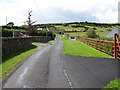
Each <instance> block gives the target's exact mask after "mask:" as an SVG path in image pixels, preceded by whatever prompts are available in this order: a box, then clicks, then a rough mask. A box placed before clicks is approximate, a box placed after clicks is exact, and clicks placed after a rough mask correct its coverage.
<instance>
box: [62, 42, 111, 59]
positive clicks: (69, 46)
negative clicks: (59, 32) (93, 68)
mask: <svg viewBox="0 0 120 90" xmlns="http://www.w3.org/2000/svg"><path fill="white" fill-rule="evenodd" d="M64 54H68V55H75V56H85V57H96V58H113V57H112V56H110V55H108V54H106V53H103V52H100V51H98V50H96V49H94V48H92V47H90V46H88V45H86V44H83V43H81V42H79V41H70V40H68V41H64Z"/></svg>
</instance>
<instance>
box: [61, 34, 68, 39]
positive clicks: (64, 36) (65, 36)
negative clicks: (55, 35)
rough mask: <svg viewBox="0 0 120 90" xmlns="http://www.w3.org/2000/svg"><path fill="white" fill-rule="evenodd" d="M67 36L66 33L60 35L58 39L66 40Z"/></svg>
mask: <svg viewBox="0 0 120 90" xmlns="http://www.w3.org/2000/svg"><path fill="white" fill-rule="evenodd" d="M68 39H69V38H68V37H67V35H60V40H68Z"/></svg>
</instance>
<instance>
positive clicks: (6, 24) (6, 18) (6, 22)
mask: <svg viewBox="0 0 120 90" xmlns="http://www.w3.org/2000/svg"><path fill="white" fill-rule="evenodd" d="M6 25H7V16H6Z"/></svg>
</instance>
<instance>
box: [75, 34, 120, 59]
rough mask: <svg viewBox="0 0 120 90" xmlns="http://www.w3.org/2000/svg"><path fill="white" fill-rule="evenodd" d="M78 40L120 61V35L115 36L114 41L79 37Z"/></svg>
mask: <svg viewBox="0 0 120 90" xmlns="http://www.w3.org/2000/svg"><path fill="white" fill-rule="evenodd" d="M76 40H77V41H81V42H83V43H85V44H87V45H89V46H91V47H93V48H95V49H97V50H100V51H102V52H104V53H107V54H109V55H111V56H114V57H115V58H117V59H120V49H119V44H120V42H119V41H118V34H115V35H114V41H108V40H99V39H92V38H85V37H77V38H76Z"/></svg>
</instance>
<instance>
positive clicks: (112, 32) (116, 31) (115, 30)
mask: <svg viewBox="0 0 120 90" xmlns="http://www.w3.org/2000/svg"><path fill="white" fill-rule="evenodd" d="M115 33H117V34H120V28H119V29H113V30H112V31H111V32H110V33H109V34H108V35H107V36H105V37H107V38H114V34H115Z"/></svg>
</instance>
